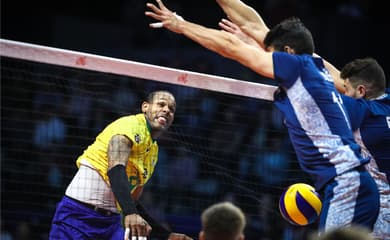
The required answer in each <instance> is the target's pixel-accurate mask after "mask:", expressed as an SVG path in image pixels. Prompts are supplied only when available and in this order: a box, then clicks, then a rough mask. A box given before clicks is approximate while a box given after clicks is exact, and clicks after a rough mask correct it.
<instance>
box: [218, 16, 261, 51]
mask: <svg viewBox="0 0 390 240" xmlns="http://www.w3.org/2000/svg"><path fill="white" fill-rule="evenodd" d="M218 25H219V26H220V27H221V28H222V30H224V31H226V32H230V33H232V34H234V35H236V37H238V38H239V39H240V40H241V41H243V42H245V43H247V44H249V45H252V46H255V47H260V45H259V44H258V43H257V42H256V41H255V40H254V39H253V38H251V37H249V36H248V35H247V34H245V33H244V32H243V31H241V29H240V27H239V26H237V25H236V24H235V23H233V22H231V21H230V20H228V19H225V18H222V19H221V21H220V22H219V23H218Z"/></svg>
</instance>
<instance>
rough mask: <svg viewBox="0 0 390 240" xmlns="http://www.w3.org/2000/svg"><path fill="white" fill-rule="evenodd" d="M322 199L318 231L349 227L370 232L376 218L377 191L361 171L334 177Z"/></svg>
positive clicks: (364, 171)
mask: <svg viewBox="0 0 390 240" xmlns="http://www.w3.org/2000/svg"><path fill="white" fill-rule="evenodd" d="M323 195H324V199H323V204H322V210H321V215H320V223H319V227H320V231H327V230H330V229H332V228H336V227H345V226H350V225H360V226H363V227H366V228H368V229H370V230H372V229H373V227H374V224H375V221H376V219H377V217H378V214H379V191H378V187H377V185H376V183H375V181H374V179H373V178H372V177H371V176H370V174H369V173H368V172H367V171H366V170H365V169H364V167H358V168H356V169H354V170H351V171H348V172H345V173H343V174H341V175H339V176H337V177H335V178H334V180H333V181H332V182H330V183H328V184H327V185H326V186H325V189H324V192H323Z"/></svg>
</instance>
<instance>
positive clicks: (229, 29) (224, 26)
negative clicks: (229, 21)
mask: <svg viewBox="0 0 390 240" xmlns="http://www.w3.org/2000/svg"><path fill="white" fill-rule="evenodd" d="M218 25H219V26H220V27H221V28H222V30H225V31H226V32H230V33H232V32H234V29H232V28H231V27H229V26H227V25H225V24H224V23H222V22H219V23H218Z"/></svg>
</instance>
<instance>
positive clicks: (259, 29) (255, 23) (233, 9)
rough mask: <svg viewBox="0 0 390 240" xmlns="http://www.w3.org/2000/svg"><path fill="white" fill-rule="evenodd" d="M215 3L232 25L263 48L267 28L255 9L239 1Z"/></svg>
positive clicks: (219, 0)
mask: <svg viewBox="0 0 390 240" xmlns="http://www.w3.org/2000/svg"><path fill="white" fill-rule="evenodd" d="M216 1H217V3H218V4H219V6H220V7H221V8H222V9H223V11H224V12H225V14H226V15H227V16H228V18H229V19H230V20H231V21H232V22H233V23H235V24H236V25H237V26H239V28H240V29H241V30H242V31H243V32H245V33H246V34H248V35H249V36H250V37H251V38H253V39H254V40H255V41H256V42H257V43H258V44H260V46H262V47H264V45H263V40H264V38H265V35H266V34H267V32H268V31H269V28H268V27H267V25H266V24H265V22H264V20H263V19H262V17H261V16H260V15H259V13H258V12H256V10H255V9H253V8H252V7H250V6H249V5H247V4H245V3H244V2H242V1H240V0H216ZM220 24H221V23H220Z"/></svg>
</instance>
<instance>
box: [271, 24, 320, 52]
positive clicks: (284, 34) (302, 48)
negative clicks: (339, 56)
mask: <svg viewBox="0 0 390 240" xmlns="http://www.w3.org/2000/svg"><path fill="white" fill-rule="evenodd" d="M264 45H265V47H270V46H272V47H274V49H275V51H279V52H280V51H284V47H285V46H289V47H291V48H293V49H294V51H295V53H296V54H310V55H311V54H313V53H314V48H315V47H314V41H313V36H312V34H311V32H310V31H309V29H307V28H306V26H305V25H304V24H303V22H301V20H300V19H299V18H297V17H291V18H287V19H285V20H283V21H282V22H280V23H279V24H277V25H276V26H274V27H273V28H272V29H271V30H270V31H269V32H268V33H267V35H266V36H265V38H264Z"/></svg>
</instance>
